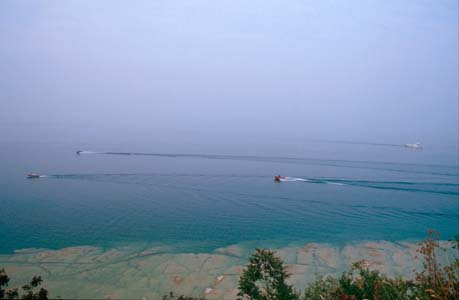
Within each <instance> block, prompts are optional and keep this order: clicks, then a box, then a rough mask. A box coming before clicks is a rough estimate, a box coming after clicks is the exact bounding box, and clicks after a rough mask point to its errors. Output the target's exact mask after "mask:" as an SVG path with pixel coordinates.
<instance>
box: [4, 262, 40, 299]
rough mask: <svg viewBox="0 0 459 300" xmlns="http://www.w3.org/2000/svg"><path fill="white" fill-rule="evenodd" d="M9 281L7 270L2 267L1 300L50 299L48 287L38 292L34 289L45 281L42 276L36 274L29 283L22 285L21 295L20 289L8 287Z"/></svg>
mask: <svg viewBox="0 0 459 300" xmlns="http://www.w3.org/2000/svg"><path fill="white" fill-rule="evenodd" d="M9 281H10V278H9V277H8V275H7V274H6V272H5V270H4V269H0V299H1V300H3V299H8V300H48V291H47V290H46V289H44V288H40V289H39V290H38V291H37V292H35V291H34V290H35V288H37V287H38V286H39V285H40V284H41V283H42V282H43V280H42V279H41V277H40V276H38V277H37V276H34V277H33V278H32V280H31V281H30V283H29V284H26V285H23V286H22V290H23V293H22V295H20V293H19V290H18V289H17V288H14V289H7V287H8V282H9Z"/></svg>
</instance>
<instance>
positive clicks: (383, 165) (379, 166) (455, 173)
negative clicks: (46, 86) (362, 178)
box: [76, 150, 459, 177]
mask: <svg viewBox="0 0 459 300" xmlns="http://www.w3.org/2000/svg"><path fill="white" fill-rule="evenodd" d="M76 153H77V154H78V155H84V154H100V155H119V156H154V157H167V158H200V159H217V160H243V161H254V162H274V163H287V164H310V165H319V166H331V167H340V168H356V169H369V170H381V171H391V172H401V173H411V174H427V175H439V176H452V177H459V166H444V165H427V164H407V163H391V162H371V161H350V160H326V159H314V158H298V157H282V156H256V155H222V154H187V153H154V152H152V153H148V152H95V151H86V150H78V151H77V152H76ZM397 167H398V168H397ZM412 167H434V168H442V169H443V170H442V171H438V170H437V171H419V170H412Z"/></svg>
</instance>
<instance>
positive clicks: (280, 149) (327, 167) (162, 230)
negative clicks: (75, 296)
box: [0, 141, 459, 253]
mask: <svg viewBox="0 0 459 300" xmlns="http://www.w3.org/2000/svg"><path fill="white" fill-rule="evenodd" d="M221 144H222V143H220V145H221ZM247 145H248V146H247V148H244V147H235V146H232V145H231V144H229V143H227V144H226V146H227V147H224V146H219V147H206V148H205V150H206V151H203V149H199V148H198V147H195V148H189V149H187V150H188V151H179V150H180V149H181V148H180V147H174V146H173V145H172V146H171V145H161V146H158V145H156V146H152V145H115V144H112V145H110V144H104V145H100V144H97V143H92V144H83V143H79V144H75V143H51V144H45V143H32V142H30V143H29V142H27V143H8V144H5V145H4V146H3V147H2V149H1V150H0V151H1V156H0V157H1V158H0V160H1V164H2V172H1V175H0V176H1V178H0V179H1V183H0V210H1V215H2V218H1V219H0V232H1V233H2V234H1V235H0V252H1V253H11V252H12V251H14V250H16V249H21V248H31V247H37V248H51V249H59V248H63V247H69V246H80V245H89V246H99V247H105V248H109V247H113V246H119V245H120V244H129V243H139V242H147V243H149V244H150V245H152V244H157V245H173V246H174V247H173V249H174V250H173V251H176V252H210V251H213V250H214V249H216V248H220V247H225V246H228V245H231V244H243V243H249V244H251V245H254V246H258V247H262V246H267V247H268V246H269V247H274V246H275V247H281V246H283V245H287V244H292V243H293V244H295V243H297V244H298V245H301V244H304V243H307V242H320V243H329V244H333V245H338V246H339V245H344V244H345V243H347V242H349V241H362V240H387V241H400V240H419V239H422V238H423V236H424V235H425V232H426V230H428V229H431V228H435V229H436V230H438V231H440V232H441V233H442V237H443V238H445V239H448V238H451V237H452V236H454V235H455V234H457V233H458V226H459V224H458V217H459V212H458V209H459V206H458V205H459V202H458V197H459V183H458V180H459V168H458V163H457V148H454V147H444V148H441V147H437V148H435V147H433V148H431V149H429V148H428V147H426V148H425V149H424V150H422V151H413V150H410V149H406V148H403V147H399V146H398V147H395V146H393V147H389V146H387V147H385V146H383V145H362V144H351V145H349V144H339V143H335V144H333V143H323V144H320V143H306V142H299V141H290V142H289V143H287V142H285V141H282V142H281V143H280V142H276V143H274V142H273V143H271V144H270V143H269V142H265V143H260V144H259V145H254V144H250V143H247ZM267 145H269V146H267ZM79 149H84V150H91V151H94V152H96V153H84V154H81V155H76V154H75V151H76V150H79ZM152 149H153V150H154V151H151V150H152ZM107 152H108V153H107ZM120 152H122V153H120ZM126 153H130V155H127V154H126ZM28 172H37V173H40V174H44V175H45V176H43V177H42V178H39V179H26V178H25V174H26V173H28ZM277 174H282V175H285V176H289V177H290V179H289V180H287V181H284V182H281V183H275V182H273V176H274V175H277Z"/></svg>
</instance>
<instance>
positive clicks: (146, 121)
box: [0, 0, 458, 144]
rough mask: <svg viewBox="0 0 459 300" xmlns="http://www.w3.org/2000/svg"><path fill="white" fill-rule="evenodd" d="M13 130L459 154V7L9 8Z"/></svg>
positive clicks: (2, 121) (4, 89) (394, 0)
mask: <svg viewBox="0 0 459 300" xmlns="http://www.w3.org/2000/svg"><path fill="white" fill-rule="evenodd" d="M0 126H1V128H2V129H1V131H0V134H1V135H3V136H4V138H5V137H6V138H7V139H14V138H16V137H18V138H23V139H26V138H28V137H34V138H37V137H39V138H45V137H47V138H49V137H50V136H51V137H55V138H56V139H59V137H60V136H65V137H66V138H72V137H73V136H74V137H75V138H78V139H86V138H87V139H92V138H97V136H110V137H112V138H114V139H117V138H118V139H123V138H125V137H133V136H135V137H138V138H139V139H141V138H142V137H144V136H145V135H146V134H147V135H149V136H150V137H151V136H153V137H154V136H161V135H174V134H190V135H193V134H194V135H198V134H199V135H201V136H206V135H209V136H211V135H214V134H233V135H234V134H239V133H240V134H246V135H253V136H255V135H257V134H260V135H261V134H263V135H265V136H269V135H273V136H282V135H289V136H294V137H307V138H325V139H351V140H369V141H380V142H403V141H406V142H413V141H417V140H419V141H434V140H435V141H442V142H445V143H448V144H455V143H457V139H458V4H457V0H451V1H437V0H435V1H421V0H416V1H414V0H413V1H400V0H390V1H388V0H384V1H344V0H343V1H322V0H321V1H319V0H317V1H299V0H293V1H281V0H279V1H271V0H263V1H261V0H250V1H242V0H220V1H210V0H207V1H206V0H186V1H175V0H148V1H113V0H100V1H93V0H78V1H62V0H58V1H21V0H1V1H0Z"/></svg>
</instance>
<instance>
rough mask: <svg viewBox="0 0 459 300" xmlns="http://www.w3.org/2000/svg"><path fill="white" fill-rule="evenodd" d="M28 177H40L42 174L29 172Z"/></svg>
mask: <svg viewBox="0 0 459 300" xmlns="http://www.w3.org/2000/svg"><path fill="white" fill-rule="evenodd" d="M27 178H29V179H32V178H40V175H39V174H35V173H29V174H27Z"/></svg>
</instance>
